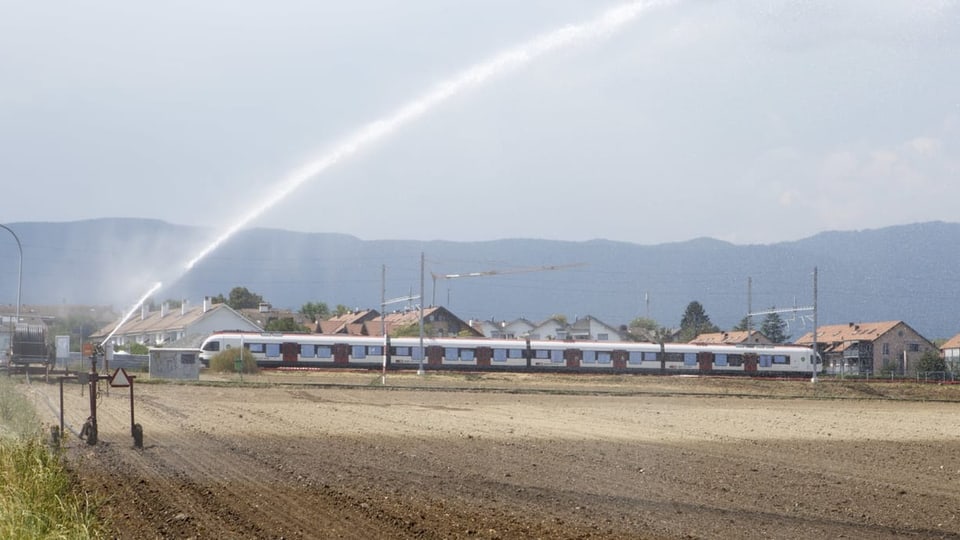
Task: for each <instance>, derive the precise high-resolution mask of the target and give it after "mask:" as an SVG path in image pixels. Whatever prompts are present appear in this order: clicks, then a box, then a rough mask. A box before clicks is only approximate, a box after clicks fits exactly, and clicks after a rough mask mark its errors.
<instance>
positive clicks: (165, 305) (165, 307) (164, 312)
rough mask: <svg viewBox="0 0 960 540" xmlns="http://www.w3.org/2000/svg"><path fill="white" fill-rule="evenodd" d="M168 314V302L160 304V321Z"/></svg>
mask: <svg viewBox="0 0 960 540" xmlns="http://www.w3.org/2000/svg"><path fill="white" fill-rule="evenodd" d="M169 312H170V303H169V302H164V303H162V304H160V318H161V319H162V318H164V317H166V316H167V313H169Z"/></svg>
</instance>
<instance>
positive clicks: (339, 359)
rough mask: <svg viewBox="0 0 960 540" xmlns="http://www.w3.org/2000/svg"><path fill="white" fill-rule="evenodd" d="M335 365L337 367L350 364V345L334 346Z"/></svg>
mask: <svg viewBox="0 0 960 540" xmlns="http://www.w3.org/2000/svg"><path fill="white" fill-rule="evenodd" d="M333 363H334V364H337V365H346V364H349V363H350V345H347V344H346V343H337V344H336V345H334V346H333Z"/></svg>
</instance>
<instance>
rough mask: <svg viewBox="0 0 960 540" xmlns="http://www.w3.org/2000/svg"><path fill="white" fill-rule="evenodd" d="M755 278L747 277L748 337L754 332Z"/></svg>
mask: <svg viewBox="0 0 960 540" xmlns="http://www.w3.org/2000/svg"><path fill="white" fill-rule="evenodd" d="M752 327H753V278H752V277H747V335H748V336H749V335H750V330H753V328H752Z"/></svg>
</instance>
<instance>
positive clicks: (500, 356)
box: [493, 349, 507, 362]
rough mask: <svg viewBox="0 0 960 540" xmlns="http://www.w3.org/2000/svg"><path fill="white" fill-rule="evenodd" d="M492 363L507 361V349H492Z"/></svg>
mask: <svg viewBox="0 0 960 540" xmlns="http://www.w3.org/2000/svg"><path fill="white" fill-rule="evenodd" d="M493 361H494V362H506V361H507V349H494V350H493Z"/></svg>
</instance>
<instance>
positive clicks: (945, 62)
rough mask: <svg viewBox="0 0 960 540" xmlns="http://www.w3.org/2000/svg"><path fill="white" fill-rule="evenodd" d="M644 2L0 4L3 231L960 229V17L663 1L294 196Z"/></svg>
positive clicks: (737, 232) (816, 3) (824, 5)
mask: <svg viewBox="0 0 960 540" xmlns="http://www.w3.org/2000/svg"><path fill="white" fill-rule="evenodd" d="M630 4H631V2H623V1H620V2H617V1H608V0H602V1H601V0H524V1H523V2H517V1H515V0H460V1H458V2H450V1H449V0H411V1H408V2H395V1H386V0H352V1H350V2H344V1H338V2H316V1H312V0H310V1H307V0H302V1H297V0H287V1H282V2H252V1H249V0H231V1H209V2H188V1H184V0H173V1H169V2H153V3H143V2H122V1H120V0H103V1H95V2H84V3H60V4H57V5H52V4H50V3H44V2H19V1H10V0H0V9H2V12H3V14H4V15H3V17H2V18H0V176H2V178H3V185H4V186H5V189H4V195H3V196H2V197H0V223H16V222H24V221H75V220H83V219H91V218H99V217H144V218H157V219H162V220H164V221H168V222H170V223H175V224H183V225H198V226H205V227H212V228H215V229H218V230H229V228H230V227H231V226H234V225H235V224H238V223H239V222H240V221H243V223H242V226H243V227H269V228H278V229H288V230H295V231H305V232H333V233H345V234H349V235H353V236H356V237H359V238H362V239H366V240H374V239H412V240H438V239H439V240H454V241H478V240H480V241H482V240H494V239H502V238H542V239H556V240H571V241H583V240H590V239H597V238H603V239H609V240H617V241H625V242H633V243H639V244H658V243H663V242H674V241H683V240H688V239H692V238H698V237H712V238H717V239H721V240H726V241H730V242H733V243H737V244H756V243H775V242H781V241H789V240H795V239H800V238H804V237H808V236H811V235H813V234H816V233H818V232H821V231H827V230H860V229H871V228H878V227H884V226H889V225H896V224H903V223H913V222H920V221H932V220H943V221H957V217H956V216H957V210H956V209H957V201H958V200H960V60H958V59H960V1H958V0H845V1H843V2H837V1H836V0H805V1H794V0H783V1H780V2H770V1H769V0H718V1H710V2H707V1H702V0H701V1H682V0H679V1H676V2H670V1H665V2H654V3H652V4H654V5H650V6H649V7H647V8H646V9H644V10H643V11H642V12H641V13H640V14H639V15H638V16H636V17H635V18H633V19H632V20H630V21H629V22H628V23H626V24H624V25H622V26H619V27H618V28H617V29H616V30H615V31H608V32H603V35H600V36H594V37H593V38H591V39H581V40H577V41H575V42H573V43H571V44H568V45H564V46H561V47H558V48H556V49H555V50H551V51H549V52H546V53H545V54H543V55H541V56H538V57H536V58H534V59H532V60H530V61H529V62H527V63H525V64H522V65H520V66H516V67H512V68H510V69H504V70H502V72H500V73H497V74H496V75H495V76H493V77H490V78H489V79H486V80H484V81H483V82H482V83H479V84H475V85H471V86H469V87H467V88H464V89H462V91H459V92H457V93H456V94H455V95H453V96H450V97H448V98H446V99H443V100H441V101H439V102H437V103H434V104H432V105H431V106H430V107H429V108H428V110H425V111H423V112H422V114H419V115H418V116H417V117H416V118H413V119H410V120H409V121H405V122H403V123H402V125H400V126H398V127H397V128H396V129H395V130H393V131H391V132H390V133H387V134H385V135H383V136H380V137H377V138H376V139H375V140H371V141H369V143H365V144H363V145H361V147H359V148H357V149H356V151H355V152H352V153H350V154H349V155H347V156H346V157H344V158H343V159H341V160H339V161H337V162H336V163H334V164H333V165H331V166H329V167H326V168H324V170H323V171H322V172H321V173H320V174H316V175H312V176H310V177H309V178H304V179H303V181H302V182H300V183H299V184H298V185H297V186H296V187H295V188H294V189H289V192H288V193H287V192H285V191H287V190H288V186H289V185H288V184H287V182H289V179H290V178H291V175H293V176H296V175H297V174H298V173H297V171H303V170H304V167H307V168H308V169H309V167H310V164H313V163H316V162H317V160H319V159H322V158H323V157H324V156H327V155H329V153H330V152H332V151H335V150H336V149H337V148H339V147H341V146H342V145H343V144H344V141H349V140H352V139H351V137H354V136H356V134H357V133H358V132H362V131H363V130H364V129H365V128H369V126H371V123H375V122H378V121H381V122H382V121H383V120H384V119H389V118H394V117H395V115H396V114H397V111H399V110H402V109H403V107H405V106H407V105H409V104H410V103H413V102H416V101H417V100H418V99H421V98H422V97H423V96H425V95H428V94H429V93H430V92H432V91H434V90H435V89H436V88H437V87H438V85H441V84H443V83H444V82H449V81H450V80H451V78H455V77H457V76H458V75H459V74H462V73H463V72H464V70H467V69H469V68H470V67H471V66H477V65H482V64H483V63H484V62H488V61H490V60H491V59H492V58H496V57H497V55H499V54H502V53H504V52H509V51H514V52H515V51H516V50H517V49H518V47H519V48H521V49H522V48H523V44H529V43H530V42H531V40H535V39H536V38H537V37H538V36H543V35H545V34H548V33H550V32H553V31H556V30H557V29H559V28H562V27H564V26H565V25H576V24H583V23H585V22H586V21H591V20H595V18H596V17H598V16H600V15H601V14H603V13H605V12H606V11H607V10H609V9H613V8H617V7H619V6H624V5H630ZM644 5H645V4H644ZM373 125H374V126H378V125H381V124H373ZM281 192H283V196H281V197H277V195H278V194H279V193H281ZM271 197H273V198H274V199H275V201H273V199H271ZM264 201H273V202H270V204H269V205H268V206H267V207H264V208H262V209H258V207H260V206H262V205H264V204H265V203H264ZM253 209H258V210H256V211H255V212H254V213H255V215H252V216H251V215H250V212H251V211H252V210H253ZM261 210H262V211H261ZM246 216H249V217H250V219H249V220H247V221H244V219H245V217H246ZM238 220H239V221H238Z"/></svg>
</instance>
